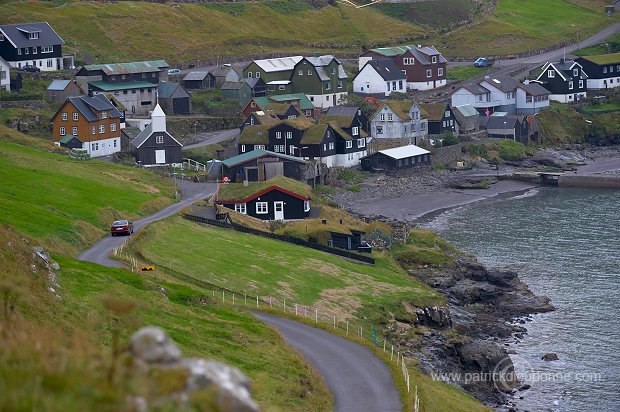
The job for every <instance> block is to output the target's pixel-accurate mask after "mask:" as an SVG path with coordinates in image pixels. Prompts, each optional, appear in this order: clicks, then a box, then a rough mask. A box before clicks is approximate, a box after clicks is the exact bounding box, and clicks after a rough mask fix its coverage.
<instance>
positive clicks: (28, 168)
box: [0, 126, 172, 252]
mask: <svg viewBox="0 0 620 412" xmlns="http://www.w3.org/2000/svg"><path fill="white" fill-rule="evenodd" d="M0 136H1V137H2V141H0V181H2V185H0V223H7V224H10V225H13V226H14V227H15V228H17V229H18V230H20V231H21V232H23V233H26V234H28V235H31V236H35V237H38V238H40V239H42V240H44V243H46V244H48V245H52V244H55V245H54V246H55V247H63V246H64V247H69V249H68V250H69V251H72V252H74V251H76V250H77V249H80V248H83V247H84V246H86V245H88V244H89V243H92V242H94V241H95V240H97V239H98V238H100V237H101V236H103V234H104V233H105V230H106V229H107V227H108V225H109V223H110V221H111V220H112V219H114V218H115V217H121V216H127V217H129V218H137V217H139V216H144V215H146V214H148V213H149V212H153V211H155V210H158V209H159V208H161V207H162V206H165V205H168V204H170V203H172V199H171V197H170V196H169V194H170V193H171V192H172V190H171V188H170V184H169V182H167V181H164V180H162V179H161V178H159V177H157V176H156V175H154V174H152V173H151V172H149V171H145V170H139V169H136V168H129V167H123V166H117V165H114V164H111V163H106V162H102V161H97V160H91V161H89V162H88V163H83V162H78V161H72V160H70V159H69V158H68V157H66V156H64V155H59V154H56V153H49V152H47V151H44V150H41V149H37V148H33V147H27V146H23V145H20V144H15V143H9V142H8V140H11V139H12V140H13V141H17V142H23V143H34V144H36V145H38V146H39V147H41V148H45V147H50V146H48V144H47V143H44V142H43V141H41V140H38V139H36V138H28V137H25V136H24V135H22V134H21V133H17V132H15V131H14V130H12V129H8V128H6V127H4V126H0ZM52 148H53V147H52ZM58 241H60V242H58Z"/></svg>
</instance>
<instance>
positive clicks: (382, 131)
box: [370, 100, 428, 144]
mask: <svg viewBox="0 0 620 412" xmlns="http://www.w3.org/2000/svg"><path fill="white" fill-rule="evenodd" d="M370 134H371V136H372V137H373V138H374V139H407V140H409V141H410V142H412V143H414V144H417V143H419V142H420V141H422V140H426V138H427V135H428V117H427V115H426V113H424V111H423V110H421V109H420V107H419V106H418V105H417V104H415V103H413V102H411V101H409V100H394V101H387V102H384V103H383V104H382V105H381V106H380V107H379V109H378V110H377V111H376V112H375V113H374V114H373V115H372V116H371V117H370Z"/></svg>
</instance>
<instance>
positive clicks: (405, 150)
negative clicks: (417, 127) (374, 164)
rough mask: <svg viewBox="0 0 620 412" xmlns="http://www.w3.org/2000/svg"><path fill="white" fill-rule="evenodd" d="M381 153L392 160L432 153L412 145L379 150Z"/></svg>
mask: <svg viewBox="0 0 620 412" xmlns="http://www.w3.org/2000/svg"><path fill="white" fill-rule="evenodd" d="M379 153H381V154H384V155H386V156H389V157H391V158H392V159H404V158H406V157H411V156H420V155H424V154H428V153H430V152H429V151H428V150H426V149H422V148H421V147H418V146H416V145H413V144H410V145H407V146H401V147H395V148H393V149H386V150H379Z"/></svg>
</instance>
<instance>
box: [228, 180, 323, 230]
mask: <svg viewBox="0 0 620 412" xmlns="http://www.w3.org/2000/svg"><path fill="white" fill-rule="evenodd" d="M311 192H312V189H311V188H310V186H308V185H307V184H305V183H301V182H298V181H297V180H293V179H289V178H287V177H284V176H276V177H274V178H272V179H269V180H267V181H264V182H254V183H248V184H243V183H229V184H222V185H220V186H219V188H218V192H217V200H216V203H217V204H219V205H223V206H224V207H226V208H228V209H232V210H234V211H236V212H238V213H241V214H244V215H249V216H252V217H255V218H257V219H261V220H293V219H304V218H305V217H306V216H308V214H309V212H310V194H311Z"/></svg>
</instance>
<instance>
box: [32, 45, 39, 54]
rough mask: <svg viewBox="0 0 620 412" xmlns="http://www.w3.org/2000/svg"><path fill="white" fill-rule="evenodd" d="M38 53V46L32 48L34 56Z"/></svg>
mask: <svg viewBox="0 0 620 412" xmlns="http://www.w3.org/2000/svg"><path fill="white" fill-rule="evenodd" d="M37 52H38V50H37V48H36V46H35V47H33V48H32V54H37Z"/></svg>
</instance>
